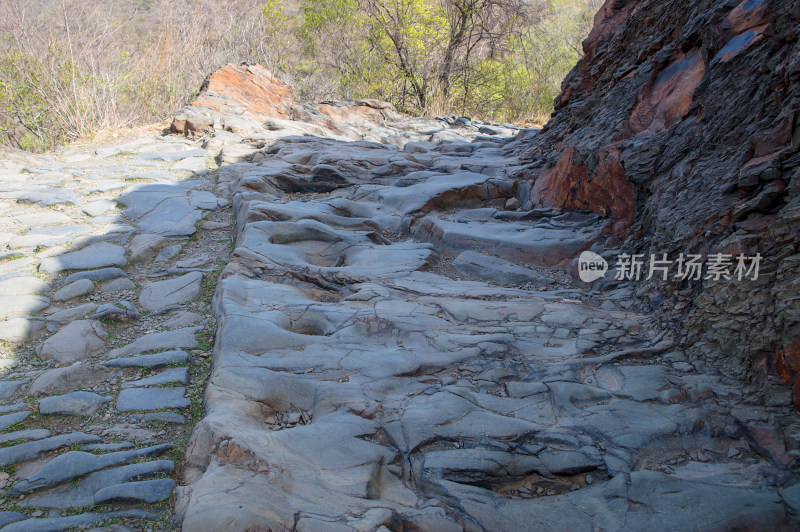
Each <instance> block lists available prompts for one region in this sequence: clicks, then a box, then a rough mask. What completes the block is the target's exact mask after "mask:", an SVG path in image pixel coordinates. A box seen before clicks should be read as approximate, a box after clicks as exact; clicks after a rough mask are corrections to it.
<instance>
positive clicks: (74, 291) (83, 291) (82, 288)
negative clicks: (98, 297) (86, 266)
mask: <svg viewBox="0 0 800 532" xmlns="http://www.w3.org/2000/svg"><path fill="white" fill-rule="evenodd" d="M92 292H94V283H93V282H92V281H90V280H89V279H80V280H78V281H73V282H71V283H69V284H68V285H65V286H64V287H63V288H60V289H59V290H56V292H55V293H54V294H53V295H52V296H51V299H52V300H53V301H68V300H70V299H75V298H76V297H81V296H85V295H87V294H91V293H92Z"/></svg>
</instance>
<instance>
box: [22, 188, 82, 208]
mask: <svg viewBox="0 0 800 532" xmlns="http://www.w3.org/2000/svg"><path fill="white" fill-rule="evenodd" d="M80 197H81V195H80V194H77V193H75V192H72V191H71V190H67V189H64V188H40V189H35V190H30V191H27V192H23V193H22V194H20V195H19V197H18V198H17V201H18V202H19V203H32V204H35V205H40V206H42V207H47V206H50V205H58V204H65V205H74V204H75V203H77V201H78V200H79V199H80Z"/></svg>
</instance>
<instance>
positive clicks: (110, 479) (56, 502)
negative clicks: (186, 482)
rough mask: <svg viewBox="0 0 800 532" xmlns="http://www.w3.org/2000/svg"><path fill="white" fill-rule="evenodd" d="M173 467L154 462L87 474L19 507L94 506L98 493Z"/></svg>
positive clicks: (36, 494)
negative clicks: (73, 482)
mask: <svg viewBox="0 0 800 532" xmlns="http://www.w3.org/2000/svg"><path fill="white" fill-rule="evenodd" d="M174 467H175V464H174V463H173V462H172V460H153V461H150V462H140V463H137V464H129V465H124V466H120V467H115V468H112V469H105V470H101V471H96V472H94V473H91V474H89V475H88V476H86V477H85V478H84V479H82V480H79V481H78V482H77V483H76V484H72V483H69V484H66V485H63V486H59V487H56V488H53V489H51V490H49V491H45V492H43V493H35V494H32V495H30V496H29V497H26V498H25V499H23V500H22V501H21V504H20V505H21V506H27V507H36V506H44V507H48V508H82V507H84V506H89V505H93V504H94V496H95V493H97V492H98V491H100V490H102V489H104V488H108V487H111V486H116V485H119V484H123V483H125V482H130V481H132V480H143V479H147V478H148V477H152V476H155V475H158V474H162V473H170V472H171V471H172V470H173V468H174Z"/></svg>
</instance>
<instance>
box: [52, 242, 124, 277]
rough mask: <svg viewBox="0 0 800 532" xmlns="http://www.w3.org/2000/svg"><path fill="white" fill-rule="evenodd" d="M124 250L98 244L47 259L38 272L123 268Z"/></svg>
mask: <svg viewBox="0 0 800 532" xmlns="http://www.w3.org/2000/svg"><path fill="white" fill-rule="evenodd" d="M127 263H128V259H126V258H125V249H123V248H122V247H121V246H118V245H116V244H111V243H108V242H98V243H96V244H91V245H89V246H87V247H85V248H83V249H81V250H78V251H72V252H69V253H64V254H63V255H58V256H57V257H48V258H46V259H43V260H42V262H41V263H40V264H39V271H42V272H45V273H58V272H62V271H64V270H85V269H91V268H103V267H105V266H125V265H126V264H127Z"/></svg>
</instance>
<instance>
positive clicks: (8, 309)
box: [0, 295, 50, 319]
mask: <svg viewBox="0 0 800 532" xmlns="http://www.w3.org/2000/svg"><path fill="white" fill-rule="evenodd" d="M49 306H50V299H49V298H46V297H44V296H34V295H16V296H0V319H2V318H6V317H8V316H14V315H19V314H28V315H30V314H36V313H38V312H41V311H43V310H44V309H46V308H47V307H49Z"/></svg>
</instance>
